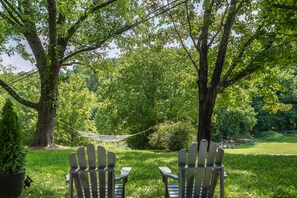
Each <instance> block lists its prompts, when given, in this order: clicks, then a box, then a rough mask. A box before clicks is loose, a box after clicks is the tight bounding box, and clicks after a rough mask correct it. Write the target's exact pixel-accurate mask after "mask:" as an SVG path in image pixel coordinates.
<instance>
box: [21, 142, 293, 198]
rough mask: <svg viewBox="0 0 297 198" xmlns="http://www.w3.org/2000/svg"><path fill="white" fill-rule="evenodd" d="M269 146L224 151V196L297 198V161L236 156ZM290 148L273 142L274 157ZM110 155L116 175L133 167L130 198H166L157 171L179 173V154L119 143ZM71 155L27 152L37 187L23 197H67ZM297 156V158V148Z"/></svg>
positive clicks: (129, 187)
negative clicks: (164, 169) (113, 156)
mask: <svg viewBox="0 0 297 198" xmlns="http://www.w3.org/2000/svg"><path fill="white" fill-rule="evenodd" d="M294 141H295V140H294ZM294 141H293V142H294ZM293 142H291V143H293ZM269 143H272V142H269ZM269 143H268V145H269ZM296 143H297V141H296V142H295V144H296ZM265 144H266V143H264V142H262V143H261V142H259V143H258V144H256V145H255V146H250V147H249V148H240V149H233V150H232V151H231V150H229V149H227V150H226V155H225V158H224V165H225V169H226V171H227V174H228V178H227V179H226V180H225V196H226V197H232V198H233V197H259V198H260V197H261V198H262V197H292V198H293V197H297V182H296V178H297V171H296V165H297V156H272V155H250V154H248V155H247V154H232V153H236V152H237V151H238V152H237V153H257V152H255V151H257V146H260V147H261V148H263V150H262V151H261V152H258V153H261V154H270V152H268V151H270V150H269V149H265ZM283 144H286V145H285V146H284V145H283ZM288 144H289V145H290V143H289V142H288V143H285V142H274V146H276V147H277V148H278V149H274V150H273V153H274V151H275V150H277V151H278V152H279V153H286V150H287V149H286V147H287V146H288ZM293 144H294V143H293ZM266 146H267V145H266ZM291 146H292V147H294V146H295V145H291ZM291 146H290V147H291ZM293 149H294V148H293ZM109 150H113V151H115V152H116V155H117V169H118V170H119V169H120V168H121V167H123V166H132V167H133V169H132V172H131V175H130V177H129V181H128V183H127V197H139V198H146V197H152V198H153V197H163V194H164V189H163V188H164V187H163V183H162V181H161V175H160V173H159V171H158V166H169V167H170V168H172V169H173V171H175V172H176V163H177V152H166V151H140V150H125V149H121V148H119V146H118V145H117V144H112V145H109ZM73 151H74V149H68V150H59V151H43V150H30V149H29V152H28V155H27V165H26V168H27V174H28V175H29V176H30V177H31V178H32V179H33V180H34V182H33V183H32V186H31V187H29V188H27V189H24V191H23V194H22V197H23V198H25V197H34V198H35V197H48V198H53V197H54V198H56V197H57V198H58V197H59V198H60V197H67V195H68V185H67V184H66V183H65V175H66V174H67V173H68V170H69V165H68V154H69V153H71V152H73ZM239 151H240V152H239ZM265 152H268V153H265ZM294 152H295V153H296V149H295V151H294Z"/></svg>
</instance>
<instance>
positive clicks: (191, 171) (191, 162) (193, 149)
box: [186, 142, 198, 198]
mask: <svg viewBox="0 0 297 198" xmlns="http://www.w3.org/2000/svg"><path fill="white" fill-rule="evenodd" d="M197 148H198V143H197V142H196V143H194V144H192V145H191V146H190V148H189V152H188V174H187V190H186V197H187V198H191V197H192V193H193V184H194V177H195V166H196V154H197Z"/></svg>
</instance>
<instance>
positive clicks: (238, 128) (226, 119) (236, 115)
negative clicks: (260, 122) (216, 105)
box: [212, 107, 257, 141]
mask: <svg viewBox="0 0 297 198" xmlns="http://www.w3.org/2000/svg"><path fill="white" fill-rule="evenodd" d="M255 116H256V113H255V111H254V110H253V108H251V107H249V108H248V107H246V108H237V109H232V110H228V109H227V108H222V109H219V110H216V112H215V121H214V122H213V134H212V140H214V141H220V140H222V139H234V138H235V139H236V138H242V137H246V136H249V135H248V132H249V131H250V130H252V129H253V127H254V126H255V124H256V122H257V121H256V118H255Z"/></svg>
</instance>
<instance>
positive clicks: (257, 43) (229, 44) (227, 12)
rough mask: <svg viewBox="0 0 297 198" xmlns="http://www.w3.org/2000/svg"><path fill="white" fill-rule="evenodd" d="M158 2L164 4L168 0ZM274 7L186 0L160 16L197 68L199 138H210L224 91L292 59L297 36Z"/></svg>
mask: <svg viewBox="0 0 297 198" xmlns="http://www.w3.org/2000/svg"><path fill="white" fill-rule="evenodd" d="M155 2H156V3H155V5H156V7H160V6H162V5H163V4H164V2H167V1H162V0H160V1H155ZM272 9H278V8H277V6H275V5H274V6H272V5H268V4H267V3H266V2H265V1H261V0H257V1H254V0H227V1H221V0H204V1H199V0H198V1H197V0H193V1H192V0H186V1H185V3H184V4H183V6H180V7H178V8H176V9H175V10H171V11H170V12H169V13H168V14H167V15H164V16H165V17H164V18H162V19H161V20H160V22H161V23H163V24H166V25H164V26H163V30H162V31H164V30H166V29H167V30H170V31H171V32H174V33H175V38H176V39H175V40H173V41H179V43H180V45H181V47H182V48H183V49H184V51H185V53H186V54H187V55H188V57H189V60H191V62H192V65H193V66H194V67H195V69H196V72H197V84H198V95H199V99H198V106H199V127H198V134H197V140H198V141H200V140H201V139H204V138H206V139H208V140H209V139H210V138H211V131H212V126H211V122H212V114H213V110H214V106H215V103H216V100H217V97H218V95H219V94H220V93H222V92H223V91H224V90H225V89H226V88H228V87H230V86H232V85H234V84H235V83H238V82H240V81H242V80H244V79H247V77H248V76H251V75H252V74H254V73H256V72H265V71H267V70H269V69H270V68H271V67H274V66H278V65H286V64H288V61H287V60H290V59H292V56H291V55H290V54H291V53H294V49H293V48H294V47H293V48H292V46H294V45H293V44H292V43H295V44H296V37H294V36H290V34H285V33H286V30H285V29H284V28H282V30H283V31H282V32H280V31H279V29H278V27H280V26H276V25H275V24H274V23H273V20H272V18H273V16H270V15H271V10H272ZM160 29H162V26H161V28H160ZM288 31H289V30H288ZM284 57H286V59H287V60H285V59H284ZM249 79H250V80H252V78H249Z"/></svg>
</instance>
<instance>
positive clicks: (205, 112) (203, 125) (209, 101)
mask: <svg viewBox="0 0 297 198" xmlns="http://www.w3.org/2000/svg"><path fill="white" fill-rule="evenodd" d="M216 97H217V93H216V92H215V91H206V92H204V93H203V94H202V91H200V90H199V125H198V134H197V141H198V142H200V141H201V140H202V139H207V140H208V142H210V137H211V127H212V113H213V109H214V105H215V101H216Z"/></svg>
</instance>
